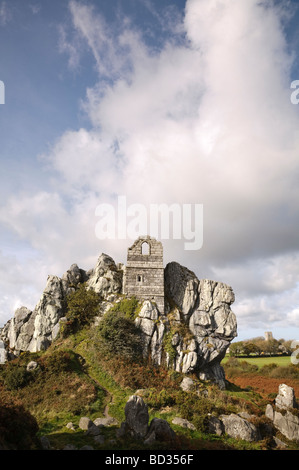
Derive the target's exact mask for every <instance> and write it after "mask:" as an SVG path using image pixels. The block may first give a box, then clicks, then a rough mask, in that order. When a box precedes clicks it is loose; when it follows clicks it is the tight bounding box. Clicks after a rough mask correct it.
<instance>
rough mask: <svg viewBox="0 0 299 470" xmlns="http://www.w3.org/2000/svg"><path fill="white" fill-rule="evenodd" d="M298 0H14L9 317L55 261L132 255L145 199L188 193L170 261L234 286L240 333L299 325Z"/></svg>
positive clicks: (9, 7)
mask: <svg viewBox="0 0 299 470" xmlns="http://www.w3.org/2000/svg"><path fill="white" fill-rule="evenodd" d="M298 9H299V2H298V1H294V0H293V1H291V0H286V1H284V0H282V1H271V0H267V1H261V0H244V1H240V0H186V1H185V0H173V1H170V0H70V1H68V0H32V1H31V0H28V1H27V0H26V1H24V0H9V1H8V0H0V83H2V84H3V85H4V86H5V96H4V97H5V101H4V100H2V102H1V100H0V102H1V104H0V159H1V160H0V161H1V167H0V168H1V173H0V327H1V326H3V325H4V324H5V323H6V321H8V320H9V319H11V318H12V317H13V315H14V311H15V310H16V308H18V307H20V306H22V305H25V306H27V307H28V308H31V309H33V308H34V306H35V305H36V304H37V302H38V300H39V298H40V296H41V294H42V291H43V289H44V287H45V285H46V281H47V276H48V275H50V274H52V275H57V276H60V277H61V276H62V275H63V273H64V272H65V271H66V270H67V269H68V268H69V267H70V266H71V265H72V264H73V263H76V264H78V266H79V267H80V268H82V269H86V270H89V269H91V268H93V267H94V266H95V264H96V261H97V258H98V256H99V255H100V254H101V253H107V254H109V255H110V256H111V257H112V258H113V259H114V260H115V262H116V263H118V262H121V263H125V262H126V253H127V248H128V246H130V245H132V243H133V238H132V236H131V233H132V230H131V231H130V230H129V227H131V229H132V227H133V228H134V230H133V232H134V233H136V236H137V235H143V234H144V232H143V231H141V230H144V225H142V224H139V221H140V218H138V214H140V213H141V211H142V210H143V214H144V211H145V213H146V214H149V210H150V207H152V206H154V205H156V206H160V205H161V204H164V207H165V205H166V207H167V208H168V209H169V208H171V207H173V205H174V204H175V205H176V208H178V207H179V208H180V210H182V211H183V209H184V208H186V207H188V208H189V210H190V212H189V213H188V214H189V219H188V218H187V217H186V219H182V222H181V225H182V226H181V236H176V237H175V236H174V231H171V230H170V232H169V236H168V237H167V236H165V237H164V238H163V239H162V238H161V237H160V239H161V241H162V243H163V246H164V263H165V265H166V264H167V263H168V262H170V261H177V262H178V263H180V264H182V265H183V266H186V267H188V268H189V269H191V270H192V271H194V272H195V274H196V275H197V277H198V278H199V279H212V280H215V281H219V282H223V283H225V284H228V285H230V286H231V287H232V288H233V290H234V293H235V302H234V304H233V305H232V310H233V312H234V313H235V315H236V318H237V324H238V337H237V338H236V340H243V339H248V338H252V337H256V336H263V335H264V332H265V331H272V333H273V336H274V337H275V338H276V339H280V338H284V339H286V340H287V339H299V236H298V228H299V185H298V178H299V132H298V129H299V105H298V104H297V101H298V100H294V99H292V96H293V97H294V94H293V95H292V93H295V92H296V89H294V88H292V87H291V84H292V83H293V82H294V81H295V80H299V59H298V53H297V51H298V49H299V32H298V23H299V10H298ZM2 89H3V88H2ZM296 97H297V95H296ZM298 98H299V93H298ZM3 101H4V103H3ZM119 201H122V203H123V202H124V201H125V205H126V207H125V209H122V211H123V212H121V208H120V206H119ZM107 207H108V208H109V211H110V212H109V217H110V218H109V217H108V218H107V219H105V220H106V221H107V224H108V225H109V224H111V223H113V221H114V222H115V227H116V228H117V227H119V226H120V218H119V217H120V216H119V214H122V215H121V217H122V219H121V220H122V223H123V225H122V230H116V231H115V233H114V232H113V231H112V232H111V231H109V233H108V229H107V232H106V235H107V236H106V238H105V236H104V235H105V233H104V232H105V231H104V224H103V225H102V233H104V235H103V236H100V235H99V230H98V229H99V222H103V221H104V216H103V213H104V212H103V211H104V209H105V208H106V209H107ZM122 207H124V206H122ZM195 207H201V208H202V209H203V212H202V217H201V219H199V218H198V219H195V215H194V217H193V219H192V214H193V212H192V211H193V210H194V211H195ZM112 209H113V210H114V212H113V211H112ZM107 210H108V209H107ZM138 211H139V212H138ZM107 213H108V212H107ZM194 214H195V212H194ZM191 219H192V224H193V228H194V234H195V233H200V231H201V235H202V244H201V243H200V246H199V247H196V249H186V237H187V236H186V231H184V229H185V228H186V227H185V226H184V224H186V223H187V222H188V220H189V221H191ZM169 220H170V228H171V227H172V228H173V227H174V225H173V226H172V225H171V220H172V219H171V218H170V219H169ZM196 221H197V222H198V223H197V225H196V226H195V225H194V224H195V222H196ZM108 225H107V226H106V228H107V227H108ZM109 227H110V225H109ZM196 227H197V228H196ZM124 229H125V230H124ZM124 231H125V234H123V232H124ZM120 232H122V233H120ZM113 233H114V235H113ZM147 233H150V234H151V235H152V234H153V233H152V226H149V225H148V226H147ZM108 235H109V236H108ZM158 235H159V234H158ZM160 235H162V233H161V234H160ZM158 238H159V237H158Z"/></svg>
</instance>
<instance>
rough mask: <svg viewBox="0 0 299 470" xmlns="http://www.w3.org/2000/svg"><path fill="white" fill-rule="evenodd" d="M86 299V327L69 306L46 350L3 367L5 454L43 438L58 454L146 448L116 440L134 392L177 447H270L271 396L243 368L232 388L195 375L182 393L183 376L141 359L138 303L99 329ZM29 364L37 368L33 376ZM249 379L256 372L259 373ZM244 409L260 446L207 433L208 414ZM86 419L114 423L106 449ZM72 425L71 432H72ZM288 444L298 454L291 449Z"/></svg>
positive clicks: (126, 303)
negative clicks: (84, 424) (68, 449)
mask: <svg viewBox="0 0 299 470" xmlns="http://www.w3.org/2000/svg"><path fill="white" fill-rule="evenodd" d="M85 300H86V301H87V302H90V304H89V306H90V309H89V310H85V312H86V315H85V317H84V321H79V319H78V318H79V317H78V316H77V314H76V312H78V308H79V310H80V309H82V305H81V306H79V307H78V305H77V304H76V302H73V303H70V306H71V309H70V310H69V312H68V313H69V314H68V317H67V322H66V323H65V324H64V328H62V330H61V333H60V335H59V337H58V338H57V339H56V340H55V341H54V342H53V343H52V345H51V346H50V347H49V348H48V349H47V350H46V351H44V352H39V353H29V352H24V353H22V354H21V355H20V356H19V357H18V358H17V359H14V360H13V361H10V362H8V363H6V364H5V365H2V366H1V369H0V436H1V438H0V448H15V449H33V450H34V449H39V448H40V447H41V441H40V437H41V436H46V437H47V438H48V440H49V442H50V445H51V448H53V449H63V448H65V446H66V445H69V444H72V445H74V446H76V448H81V447H82V446H84V445H91V446H92V447H93V448H94V449H141V448H148V446H145V445H144V444H142V442H138V441H136V440H133V439H130V438H128V437H117V435H116V430H117V429H119V426H120V424H121V422H123V421H124V420H125V414H124V409H125V404H126V402H127V400H128V398H129V397H130V396H131V395H133V394H135V393H136V392H137V393H138V394H140V395H141V396H142V397H143V400H144V401H145V403H146V404H147V405H148V408H149V414H150V418H151V419H152V418H153V417H160V418H163V419H164V420H167V421H168V422H169V424H170V425H171V427H172V429H173V430H174V431H175V433H176V439H175V441H174V442H173V443H171V448H173V449H184V450H189V449H208V450H212V449H213V450H217V449H219V450H220V449H242V450H245V449H268V448H270V444H271V442H270V441H271V439H270V437H269V435H268V434H267V432H266V426H265V422H266V419H265V406H266V404H267V403H268V402H269V399H272V398H271V397H267V396H265V394H262V393H260V392H259V391H257V390H255V389H254V388H252V387H249V386H244V385H242V386H239V385H238V384H237V383H236V381H235V378H236V377H237V376H241V375H242V373H241V372H240V371H242V370H244V369H245V366H240V364H239V363H238V364H236V363H234V364H231V363H228V364H226V366H225V368H226V370H227V374H228V376H227V377H229V381H228V383H227V389H226V390H219V388H218V387H217V386H216V385H213V384H212V383H207V382H201V381H200V380H199V379H198V378H197V377H195V376H191V377H192V379H193V380H194V383H195V384H196V389H194V391H192V390H191V391H183V390H182V388H181V387H180V384H181V382H182V380H183V378H184V376H183V374H180V373H177V372H174V371H171V370H167V369H164V368H163V367H157V366H154V365H152V364H151V362H150V361H149V360H145V359H144V358H143V356H142V348H141V344H140V336H139V335H138V330H137V328H136V327H135V325H134V318H135V316H136V311H137V309H138V303H137V302H136V301H135V300H134V299H127V300H123V301H122V302H120V303H118V304H117V305H116V306H115V307H113V308H112V309H110V310H109V311H108V312H107V313H105V315H104V317H103V318H102V320H101V321H100V322H99V323H98V324H96V323H94V321H93V319H94V313H95V312H94V311H93V299H92V298H89V299H85ZM76 309H77V310H76ZM115 351H118V354H117V355H116V353H115ZM31 361H34V362H35V363H36V366H35V368H34V369H32V370H27V369H28V368H27V366H28V364H29V363H30V362H31ZM233 367H235V369H234V371H235V372H236V369H238V368H239V373H238V374H236V373H235V372H232V370H233ZM246 367H247V366H246ZM250 367H251V366H250V365H249V366H248V368H250ZM286 369H287V368H286ZM247 372H248V370H247ZM284 372H285V373H286V371H284ZM293 372H294V374H295V375H294V376H293V377H292V379H290V380H293V379H294V381H296V380H297V378H298V368H295V367H294V368H292V373H293ZM250 373H252V374H255V373H256V370H254V371H250ZM288 373H289V371H288ZM276 391H277V390H276ZM241 411H242V412H248V413H249V414H254V415H255V417H256V418H255V424H256V425H258V426H259V429H260V431H261V433H262V439H261V440H259V441H258V442H246V441H240V440H237V439H233V438H230V437H228V436H227V435H222V436H217V435H216V434H209V432H208V418H209V416H220V415H221V414H229V413H238V412H241ZM84 416H85V417H89V418H90V419H91V420H94V419H96V418H104V417H108V416H109V417H113V418H115V420H114V422H113V424H112V425H111V426H105V427H104V428H103V430H102V433H103V435H104V439H105V441H104V443H100V442H95V440H94V438H93V437H92V436H91V435H88V434H87V433H86V431H84V430H82V429H81V428H80V427H79V426H78V425H79V421H80V418H81V417H84ZM174 417H181V418H184V419H187V420H188V421H189V422H190V423H192V424H193V426H194V427H193V429H187V428H184V427H181V426H178V425H176V424H173V423H172V420H173V418H174ZM70 422H71V423H73V429H69V428H68V427H67V426H66V425H67V424H68V423H70ZM288 445H289V448H296V445H295V444H293V443H288ZM163 446H164V448H166V449H168V450H170V447H169V444H167V445H166V444H163V443H159V442H156V443H154V444H152V448H155V449H163Z"/></svg>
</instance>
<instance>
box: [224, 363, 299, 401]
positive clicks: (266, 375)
mask: <svg viewBox="0 0 299 470" xmlns="http://www.w3.org/2000/svg"><path fill="white" fill-rule="evenodd" d="M221 364H222V366H223V367H224V370H225V375H226V378H227V379H228V380H229V381H230V382H232V383H234V384H236V385H238V386H239V387H241V388H242V389H246V388H247V389H249V388H250V389H252V390H255V391H257V392H258V393H260V394H261V395H262V396H263V397H264V398H267V397H269V398H270V397H272V398H274V397H275V396H276V394H277V393H278V387H279V385H280V384H281V383H285V384H287V385H289V386H290V387H293V389H294V391H295V395H296V398H297V400H298V401H299V369H298V367H294V366H292V363H291V358H290V356H271V357H269V356H266V357H254V356H252V357H244V358H238V360H235V359H234V360H232V358H230V357H226V358H224V359H223V361H222V363H221Z"/></svg>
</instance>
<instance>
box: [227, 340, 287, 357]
mask: <svg viewBox="0 0 299 470" xmlns="http://www.w3.org/2000/svg"><path fill="white" fill-rule="evenodd" d="M292 341H293V340H287V341H285V340H284V339H279V340H277V339H274V338H272V339H269V340H265V338H263V337H257V338H252V339H248V340H244V341H236V342H234V343H231V344H230V346H229V350H228V353H229V355H230V356H234V357H238V356H250V355H255V356H277V355H285V356H289V355H291V354H292V352H293V348H292V347H291V345H292Z"/></svg>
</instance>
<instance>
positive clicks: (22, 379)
mask: <svg viewBox="0 0 299 470" xmlns="http://www.w3.org/2000/svg"><path fill="white" fill-rule="evenodd" d="M30 379H31V374H30V372H28V371H27V370H26V367H25V366H18V365H15V364H8V366H7V367H6V369H5V371H4V385H5V387H6V388H7V389H8V390H18V389H19V388H23V387H25V386H26V385H27V384H28V383H29V381H30Z"/></svg>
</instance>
